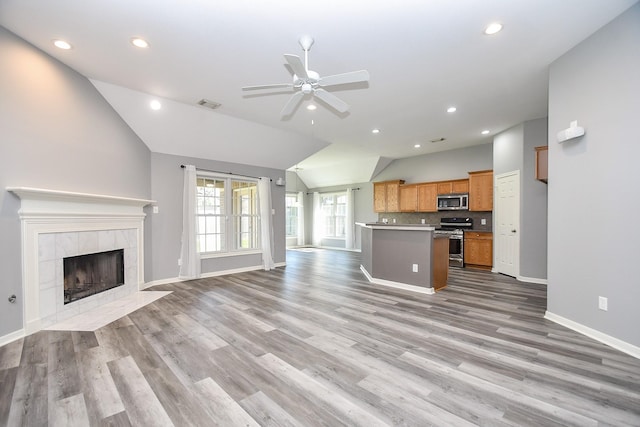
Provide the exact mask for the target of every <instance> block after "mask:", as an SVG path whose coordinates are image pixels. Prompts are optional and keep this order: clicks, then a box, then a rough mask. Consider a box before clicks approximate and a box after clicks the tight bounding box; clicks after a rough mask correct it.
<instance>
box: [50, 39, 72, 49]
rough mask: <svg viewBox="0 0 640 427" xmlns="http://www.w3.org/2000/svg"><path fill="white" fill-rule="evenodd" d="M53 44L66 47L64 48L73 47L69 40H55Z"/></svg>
mask: <svg viewBox="0 0 640 427" xmlns="http://www.w3.org/2000/svg"><path fill="white" fill-rule="evenodd" d="M53 44H54V45H55V47H57V48H59V49H64V50H69V49H71V45H70V44H69V42H66V41H64V40H54V41H53Z"/></svg>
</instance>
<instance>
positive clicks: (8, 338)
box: [0, 329, 25, 347]
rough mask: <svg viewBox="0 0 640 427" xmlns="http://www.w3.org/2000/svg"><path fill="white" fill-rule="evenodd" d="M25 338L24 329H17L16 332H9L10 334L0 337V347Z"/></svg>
mask: <svg viewBox="0 0 640 427" xmlns="http://www.w3.org/2000/svg"><path fill="white" fill-rule="evenodd" d="M24 336H25V333H24V329H18V330H17V331H14V332H11V333H10V334H7V335H4V336H2V337H0V347H2V346H3V345H5V344H9V343H10V342H13V341H15V340H19V339H20V338H23V337H24Z"/></svg>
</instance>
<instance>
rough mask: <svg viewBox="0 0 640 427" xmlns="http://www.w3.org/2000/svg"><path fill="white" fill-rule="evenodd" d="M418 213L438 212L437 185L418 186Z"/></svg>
mask: <svg viewBox="0 0 640 427" xmlns="http://www.w3.org/2000/svg"><path fill="white" fill-rule="evenodd" d="M416 187H417V193H418V208H417V211H418V212H437V211H438V185H437V184H435V183H428V184H418V185H417V186H416Z"/></svg>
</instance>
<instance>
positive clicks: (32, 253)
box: [7, 187, 153, 334]
mask: <svg viewBox="0 0 640 427" xmlns="http://www.w3.org/2000/svg"><path fill="white" fill-rule="evenodd" d="M7 190H9V191H11V192H12V193H14V194H16V195H17V196H18V197H20V199H21V206H20V210H19V214H20V222H21V228H22V230H21V231H22V285H23V297H24V332H25V334H30V333H33V332H36V331H39V330H41V329H43V328H47V327H50V326H52V325H54V324H56V323H59V322H62V321H64V320H66V319H69V318H71V317H73V316H76V315H78V314H81V313H84V312H87V311H89V310H92V309H94V308H97V307H100V306H102V305H105V304H108V303H110V302H112V301H115V300H117V299H119V298H122V297H125V296H128V295H132V294H134V293H136V292H137V291H138V290H139V289H141V288H143V287H144V252H143V248H144V234H143V231H144V222H143V221H144V217H145V214H144V211H143V207H144V206H146V205H148V204H150V203H153V201H152V200H143V199H132V198H128V197H118V196H110V195H100V194H87V193H75V192H68V191H59V190H48V189H41V188H30V187H9V188H7ZM114 252H119V253H120V254H119V255H109V256H106V255H105V256H106V257H107V260H103V261H91V260H90V258H84V257H85V256H87V255H88V254H97V255H98V256H99V257H101V256H102V255H103V254H106V253H114ZM72 258H77V259H76V260H75V261H73V262H72V261H67V259H72ZM87 259H89V261H87ZM72 263H75V264H76V265H75V267H76V268H79V269H80V270H81V272H76V273H71V270H70V269H71V268H73V265H71V264H72ZM94 263H95V264H97V266H94V267H88V266H87V265H91V264H94ZM101 265H102V267H101ZM104 266H109V267H108V269H109V270H112V269H113V271H112V272H111V273H109V274H108V275H104V274H103V273H102V270H103V267H104ZM91 270H93V271H91ZM65 282H66V283H65ZM90 288H91V290H89V289H90ZM97 291H101V292H99V293H96V292H97Z"/></svg>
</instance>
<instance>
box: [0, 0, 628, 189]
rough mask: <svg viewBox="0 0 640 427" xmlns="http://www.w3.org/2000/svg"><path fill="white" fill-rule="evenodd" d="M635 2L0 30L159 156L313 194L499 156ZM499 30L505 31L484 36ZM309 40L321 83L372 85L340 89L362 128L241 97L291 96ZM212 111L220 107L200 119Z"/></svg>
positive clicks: (102, 11) (84, 7)
mask: <svg viewBox="0 0 640 427" xmlns="http://www.w3.org/2000/svg"><path fill="white" fill-rule="evenodd" d="M635 2H636V0H519V1H513V0H455V1H452V0H430V1H426V0H396V1H394V2H382V1H380V2H378V1H372V0H340V1H338V0H323V1H314V2H310V1H306V0H269V1H260V0H233V1H222V0H219V1H213V0H189V1H185V0H136V1H131V0H109V1H82V0H56V1H50V0H0V25H2V26H4V27H5V28H7V29H9V30H10V31H12V32H14V33H15V34H17V35H19V36H20V37H22V38H24V39H25V40H27V41H28V42H30V43H32V44H33V45H35V46H37V47H38V48H40V49H42V50H43V51H45V52H47V53H48V54H50V55H52V56H54V57H55V58H57V59H58V60H60V61H62V62H63V63H65V64H67V65H68V66H70V67H72V68H74V69H75V70H77V71H78V72H80V73H81V74H83V75H85V76H87V77H88V78H89V79H91V81H92V82H93V84H94V85H95V86H96V88H97V89H98V90H99V91H100V92H101V93H102V95H103V96H104V97H105V98H106V99H107V101H108V102H109V103H111V105H113V107H114V109H115V110H116V111H117V112H118V113H119V114H120V115H121V116H122V118H123V119H124V120H125V121H126V122H127V123H128V124H129V125H130V126H131V128H132V129H133V130H134V131H135V132H136V133H137V134H138V135H139V136H140V138H141V139H142V140H143V141H144V142H145V143H146V144H147V145H148V146H149V148H150V149H151V150H152V151H155V152H161V153H169V154H177V155H186V156H194V157H202V158H210V159H216V160H224V161H229V162H236V163H245V164H252V165H259V166H265V167H272V168H279V169H285V168H290V167H294V166H296V165H297V166H298V167H299V168H301V171H300V176H301V178H302V179H303V180H304V181H305V184H306V185H307V186H308V187H311V188H313V187H319V186H329V185H338V184H350V183H356V182H365V181H369V180H370V179H372V178H373V177H374V176H375V174H376V173H378V172H379V171H380V170H381V168H383V167H384V166H386V164H388V162H390V161H391V159H396V158H403V157H409V156H416V155H422V154H426V153H430V152H436V151H442V150H449V149H454V148H460V147H465V146H470V145H474V144H482V143H487V142H490V141H491V138H492V135H495V134H496V133H498V132H500V131H502V130H505V129H507V128H509V127H511V126H513V125H515V124H518V123H521V122H523V121H525V120H530V119H534V118H539V117H543V116H545V115H546V114H547V81H548V78H547V77H548V76H547V70H548V65H549V64H550V63H551V62H552V61H553V60H554V59H556V58H557V57H558V56H560V55H562V54H563V53H565V52H566V51H567V50H569V49H570V48H572V47H573V46H575V45H576V44H578V43H579V42H580V41H582V40H584V39H585V38H586V37H588V36H589V35H590V34H592V33H593V32H595V31H596V30H597V29H599V28H600V27H602V26H603V25H604V24H606V23H607V22H609V21H611V20H612V19H613V18H614V17H616V16H617V15H619V14H620V13H622V12H623V11H624V10H626V9H627V8H628V7H630V6H631V5H632V4H634V3H635ZM493 21H499V22H501V23H502V24H504V29H503V31H502V32H500V33H498V34H496V35H494V36H486V35H484V34H483V29H484V27H485V26H486V25H487V24H489V23H490V22H493ZM302 35H311V36H312V37H313V38H314V39H315V44H314V45H313V46H312V48H311V51H310V53H309V68H310V69H313V70H315V71H317V72H319V73H320V75H324V76H326V75H330V74H338V73H344V72H348V71H355V70H360V69H367V70H368V71H369V73H370V75H371V78H370V82H369V84H354V85H343V86H341V87H333V88H329V90H330V91H331V92H332V93H333V94H334V95H336V96H338V97H340V98H341V99H343V100H344V101H346V102H347V103H348V104H349V105H350V106H351V108H350V111H349V112H348V113H346V114H343V115H340V114H338V113H335V112H333V111H331V110H330V109H328V108H326V107H325V106H323V105H321V104H319V108H318V109H317V110H315V111H313V112H311V111H308V110H307V109H306V108H304V107H305V106H306V105H308V104H309V103H311V102H314V101H312V100H305V101H304V102H303V103H302V104H301V106H300V108H298V110H297V111H296V112H295V114H294V115H293V116H292V117H291V118H289V119H286V120H283V119H281V117H280V111H281V110H282V108H283V106H284V104H285V103H286V101H287V100H288V98H289V96H290V95H291V93H290V92H283V91H280V92H278V91H272V92H275V93H274V94H270V95H264V96H263V95H262V94H260V93H259V92H258V93H256V92H250V93H249V92H242V91H241V90H240V88H241V87H242V86H248V85H258V84H270V83H289V82H290V81H291V74H290V71H289V69H288V68H287V67H285V65H284V64H285V60H284V58H283V56H282V55H283V54H285V53H291V54H296V55H299V56H301V57H303V51H302V49H301V48H300V46H299V45H298V39H299V37H300V36H302ZM134 36H140V37H143V38H145V39H146V40H148V41H149V43H150V45H151V46H150V48H149V49H146V50H140V49H137V48H134V47H133V46H132V45H131V44H130V39H131V38H132V37H134ZM56 38H62V39H65V40H67V41H69V42H70V43H71V44H72V45H73V49H71V50H69V51H62V50H59V49H57V48H55V47H53V45H52V40H53V39H56ZM153 98H156V99H159V100H161V101H162V103H163V108H162V109H161V110H160V111H152V110H151V109H149V108H148V105H149V101H150V100H151V99H153ZM202 98H207V99H210V100H212V101H215V102H219V103H221V104H222V106H221V107H220V108H219V109H217V110H213V111H212V110H208V109H204V108H202V107H199V106H196V102H197V101H198V100H200V99H202ZM449 106H456V107H457V108H458V110H457V112H456V113H453V114H450V113H447V112H446V109H447V107H449ZM312 119H313V120H314V124H313V125H312V124H311V120H312ZM373 128H379V129H380V130H381V132H380V133H379V134H377V135H374V134H372V133H371V129H373ZM483 129H489V130H490V131H491V133H490V134H489V135H488V136H483V135H480V132H481V131H482V130H483ZM441 137H444V138H446V141H444V142H438V143H431V142H429V141H430V140H432V139H437V138H441ZM415 143H420V144H422V147H421V148H420V149H416V148H414V147H413V145H414V144H415Z"/></svg>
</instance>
